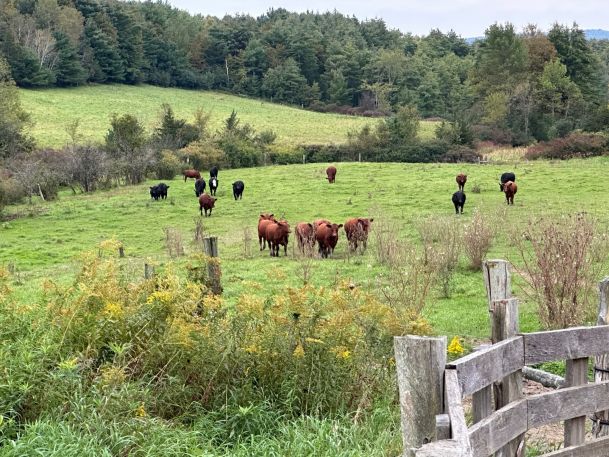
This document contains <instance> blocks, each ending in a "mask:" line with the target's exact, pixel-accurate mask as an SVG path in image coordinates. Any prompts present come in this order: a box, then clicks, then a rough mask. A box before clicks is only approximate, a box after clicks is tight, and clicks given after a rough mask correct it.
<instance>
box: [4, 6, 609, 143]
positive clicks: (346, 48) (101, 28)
mask: <svg viewBox="0 0 609 457" xmlns="http://www.w3.org/2000/svg"><path fill="white" fill-rule="evenodd" d="M0 8H1V9H0V53H1V54H3V55H4V57H5V58H6V60H7V61H8V64H9V66H10V69H11V74H12V78H13V79H14V80H15V82H16V83H17V85H18V86H21V87H45V86H53V85H55V86H73V85H79V84H85V83H87V82H90V83H125V84H138V83H148V84H154V85H160V86H177V87H185V88H200V89H214V90H225V91H230V92H233V93H237V94H243V95H247V96H255V97H265V98H268V99H271V100H273V101H277V102H283V103H289V104H295V105H301V106H305V107H310V108H312V109H318V110H334V111H336V110H338V111H340V110H346V111H347V112H361V113H364V112H366V111H367V112H368V113H370V114H374V113H390V112H397V111H398V110H399V108H400V107H403V106H411V107H416V109H417V110H418V113H419V114H420V115H421V116H422V117H442V118H445V119H449V120H455V119H456V118H466V120H467V121H468V122H470V123H474V124H477V125H481V126H483V128H482V131H481V132H479V133H480V135H479V136H481V137H482V138H483V139H484V138H486V137H488V138H489V139H492V140H496V141H502V140H504V141H505V142H512V143H513V144H522V143H527V142H529V141H531V140H533V139H536V140H544V139H548V138H551V137H555V136H561V135H564V134H566V133H567V132H569V131H571V130H572V129H575V128H584V129H587V130H599V129H600V128H601V127H602V126H603V125H606V123H607V113H606V105H607V81H608V80H609V77H608V75H609V42H608V41H598V40H593V41H587V40H586V38H585V35H584V32H583V30H581V29H580V28H579V27H578V26H577V25H575V24H573V25H572V26H564V25H559V24H556V25H554V27H552V29H551V30H549V31H548V32H547V33H544V32H542V31H540V30H539V29H538V28H536V27H535V26H529V27H527V28H526V29H525V30H523V31H518V30H515V28H514V27H513V26H512V25H511V24H505V25H503V24H494V25H491V26H489V28H488V29H487V30H486V34H485V37H484V38H483V39H482V40H479V41H477V42H475V43H473V44H471V45H470V44H468V43H467V42H466V41H465V40H464V39H463V38H461V37H460V36H458V35H457V34H455V33H453V32H450V33H447V34H444V33H442V32H440V31H438V30H432V31H431V32H430V33H429V34H428V35H427V36H423V37H416V36H413V35H411V34H408V33H402V32H400V31H398V30H390V29H388V28H387V26H386V25H385V23H384V22H383V20H381V19H373V20H367V21H359V20H358V19H356V18H354V17H348V16H344V15H342V14H340V13H338V12H327V13H323V14H320V13H310V12H307V13H290V12H288V11H286V10H283V9H276V10H269V11H268V12H267V13H266V14H264V15H262V16H260V17H258V18H253V17H251V16H247V15H238V16H225V17H224V18H222V19H219V18H216V17H210V16H201V15H194V16H193V15H190V14H189V13H187V12H185V11H181V10H178V9H175V8H172V7H171V6H170V5H168V4H167V3H163V2H142V3H140V2H118V1H107V0H101V1H100V0H4V1H3V2H2V4H1V7H0ZM0 57H1V56H0ZM347 107H351V111H349V110H348V109H347Z"/></svg>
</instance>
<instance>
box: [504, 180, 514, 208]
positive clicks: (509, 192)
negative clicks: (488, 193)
mask: <svg viewBox="0 0 609 457" xmlns="http://www.w3.org/2000/svg"><path fill="white" fill-rule="evenodd" d="M503 192H505V199H506V201H507V204H508V205H513V204H514V195H516V192H518V186H517V185H516V183H515V182H514V181H508V182H506V183H505V184H504V185H503Z"/></svg>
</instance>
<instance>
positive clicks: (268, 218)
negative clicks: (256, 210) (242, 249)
mask: <svg viewBox="0 0 609 457" xmlns="http://www.w3.org/2000/svg"><path fill="white" fill-rule="evenodd" d="M273 222H276V219H275V216H273V214H268V213H263V214H261V215H260V218H259V219H258V243H260V250H261V251H264V249H265V248H266V228H267V226H268V225H270V224H271V223H273ZM269 247H270V246H269Z"/></svg>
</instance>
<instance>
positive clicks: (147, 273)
mask: <svg viewBox="0 0 609 457" xmlns="http://www.w3.org/2000/svg"><path fill="white" fill-rule="evenodd" d="M152 278H154V266H152V265H150V264H148V263H145V264H144V279H152Z"/></svg>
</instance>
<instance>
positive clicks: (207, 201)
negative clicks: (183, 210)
mask: <svg viewBox="0 0 609 457" xmlns="http://www.w3.org/2000/svg"><path fill="white" fill-rule="evenodd" d="M215 203H216V199H215V198H214V197H210V196H209V195H207V194H201V196H200V197H199V212H200V213H201V216H203V211H204V210H205V217H207V211H209V215H210V216H211V210H212V209H213V207H214V204H215Z"/></svg>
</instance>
